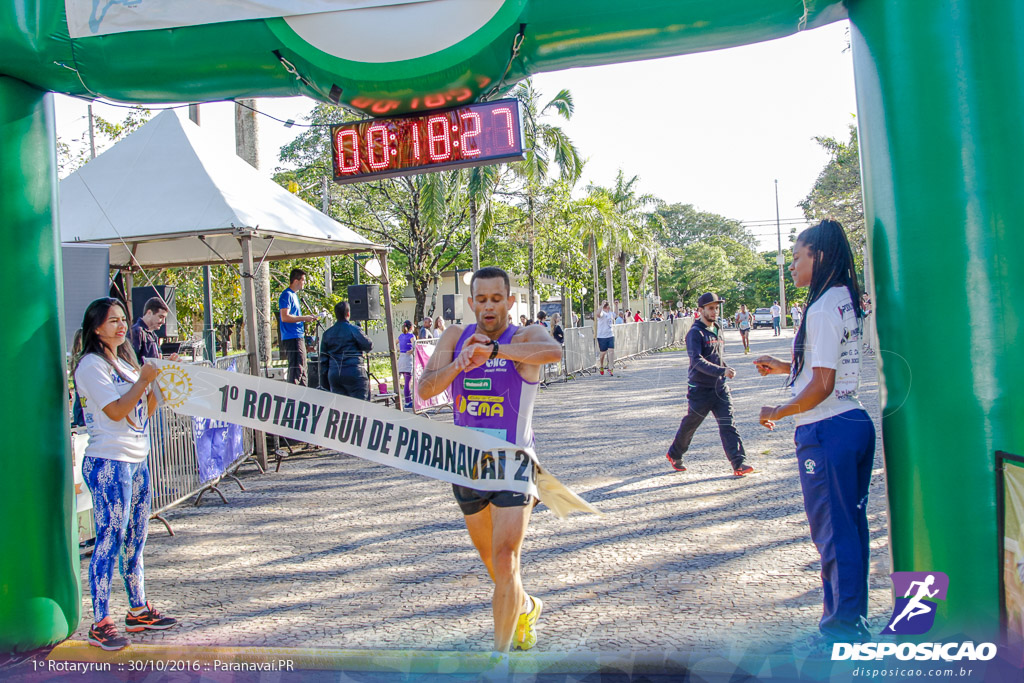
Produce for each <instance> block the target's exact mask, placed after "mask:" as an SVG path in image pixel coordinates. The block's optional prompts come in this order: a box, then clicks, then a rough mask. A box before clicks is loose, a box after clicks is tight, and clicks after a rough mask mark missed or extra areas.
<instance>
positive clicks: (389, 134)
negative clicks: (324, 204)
mask: <svg viewBox="0 0 1024 683" xmlns="http://www.w3.org/2000/svg"><path fill="white" fill-rule="evenodd" d="M331 148H332V150H333V155H334V181H335V182H337V183H340V184H345V183H354V182H359V181H361V180H378V179H380V178H391V177H394V176H401V175H410V174H413V173H428V172H430V171H443V170H450V169H453V168H462V167H466V166H482V165H484V164H497V163H501V162H505V161H522V160H523V159H524V158H525V154H524V152H523V127H522V117H521V116H520V111H519V100H516V99H507V100H497V101H494V102H483V103H480V104H467V105H463V106H460V107H452V108H451V109H435V110H433V111H428V112H423V113H418V114H407V115H404V116H395V117H393V118H386V119H384V118H382V119H369V120H367V121H356V122H354V123H341V124H336V125H332V126H331Z"/></svg>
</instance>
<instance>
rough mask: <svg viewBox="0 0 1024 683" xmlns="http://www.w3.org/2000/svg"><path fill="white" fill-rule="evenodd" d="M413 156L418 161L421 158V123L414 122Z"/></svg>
mask: <svg viewBox="0 0 1024 683" xmlns="http://www.w3.org/2000/svg"><path fill="white" fill-rule="evenodd" d="M412 156H413V158H414V159H415V160H416V161H419V160H420V124H419V123H414V124H412Z"/></svg>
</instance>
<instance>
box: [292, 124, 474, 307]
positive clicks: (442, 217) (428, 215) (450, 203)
mask: <svg viewBox="0 0 1024 683" xmlns="http://www.w3.org/2000/svg"><path fill="white" fill-rule="evenodd" d="M351 118H352V117H351V116H350V115H347V114H346V113H345V112H343V111H342V110H341V109H339V108H337V107H331V106H329V105H324V104H320V105H317V106H316V107H315V108H314V109H313V111H312V112H311V113H310V115H309V117H308V120H309V121H310V123H312V124H315V126H314V127H311V128H308V129H306V130H305V131H304V132H303V133H301V134H300V135H299V136H298V137H296V139H295V140H293V141H292V142H291V143H289V144H288V145H285V146H284V147H283V148H282V149H281V160H282V161H285V162H289V163H292V164H297V165H298V166H299V168H298V169H297V170H294V171H283V172H280V173H278V174H277V175H275V177H274V179H275V180H276V181H277V182H278V183H280V184H281V185H283V186H286V187H287V186H288V184H289V182H295V183H296V184H297V185H298V186H299V188H300V189H299V196H301V197H302V198H303V199H305V200H306V201H308V202H310V203H311V204H313V205H314V206H321V204H322V202H323V199H324V198H323V196H322V194H323V189H322V188H323V185H322V181H321V179H322V178H323V177H324V176H325V175H328V174H330V173H331V167H332V162H331V142H330V129H329V128H328V127H327V126H328V125H329V124H331V123H338V122H342V121H346V120H351ZM468 184H469V174H468V173H467V172H465V171H446V172H441V173H427V174H423V175H414V176H405V177H400V178H392V179H387V180H379V181H373V182H364V183H354V184H351V185H342V186H334V185H333V183H329V184H328V193H329V196H328V209H329V213H330V215H331V217H332V218H334V219H336V220H338V221H339V222H341V223H342V224H343V225H346V226H347V227H349V228H351V229H353V230H355V231H356V232H357V233H359V234H361V235H363V236H364V237H366V238H367V239H370V240H371V241H373V242H376V243H378V244H382V245H385V246H388V247H391V248H392V250H393V251H392V253H391V257H390V258H389V265H390V264H394V266H395V268H394V269H393V270H391V275H392V291H393V292H395V293H399V292H401V288H402V287H403V286H404V285H405V283H406V282H408V283H409V284H411V285H412V288H413V293H414V296H415V297H416V313H415V315H416V317H417V318H420V317H423V316H424V314H426V313H429V314H433V313H434V309H435V305H436V303H437V302H436V301H435V300H434V299H433V297H432V300H431V302H429V303H428V301H427V295H428V290H429V289H430V288H431V286H432V283H433V282H434V281H435V280H436V278H438V276H439V275H440V273H441V272H442V271H444V270H448V269H450V268H453V267H455V266H456V265H459V266H462V267H468V265H464V264H462V263H461V262H459V259H460V257H461V256H462V255H463V253H464V252H465V251H466V247H467V246H468V244H469V223H468V195H467V187H468ZM467 262H468V261H467ZM402 273H404V277H403V276H402ZM322 277H323V276H322V267H321V275H320V278H321V281H322ZM336 284H337V283H336Z"/></svg>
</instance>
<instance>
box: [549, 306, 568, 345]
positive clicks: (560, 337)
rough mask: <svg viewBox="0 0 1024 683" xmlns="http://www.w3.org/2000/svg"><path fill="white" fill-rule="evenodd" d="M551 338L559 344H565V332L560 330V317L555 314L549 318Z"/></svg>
mask: <svg viewBox="0 0 1024 683" xmlns="http://www.w3.org/2000/svg"><path fill="white" fill-rule="evenodd" d="M551 336H552V337H554V338H555V341H556V342H558V343H559V344H565V330H563V329H562V316H561V315H560V314H558V313H555V314H554V315H553V316H551Z"/></svg>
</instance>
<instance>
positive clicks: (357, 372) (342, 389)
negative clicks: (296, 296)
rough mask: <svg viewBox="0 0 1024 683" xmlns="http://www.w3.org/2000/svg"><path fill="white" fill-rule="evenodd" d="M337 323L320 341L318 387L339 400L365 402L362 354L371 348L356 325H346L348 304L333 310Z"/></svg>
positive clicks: (341, 304) (366, 387) (370, 344)
mask: <svg viewBox="0 0 1024 683" xmlns="http://www.w3.org/2000/svg"><path fill="white" fill-rule="evenodd" d="M334 316H335V317H336V318H337V319H338V322H336V323H335V324H334V325H332V326H331V328H330V329H329V330H327V331H326V332H324V336H323V338H322V339H321V340H320V386H321V387H325V388H330V390H331V392H333V393H335V394H341V395H342V396H351V397H352V398H359V399H363V400H364V401H368V400H369V399H370V394H369V381H368V379H367V377H366V368H365V366H364V360H363V354H364V353H365V352H367V351H369V350H370V349H372V348H373V342H371V341H370V340H369V339H367V338H366V335H365V334H363V331H362V330H360V329H359V326H358V325H354V324H352V323H350V322H349V321H348V316H349V307H348V302H347V301H341V302H339V303H337V304H335V306H334Z"/></svg>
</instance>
